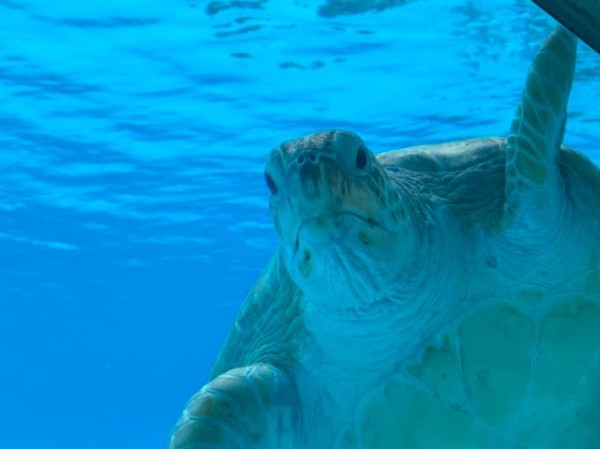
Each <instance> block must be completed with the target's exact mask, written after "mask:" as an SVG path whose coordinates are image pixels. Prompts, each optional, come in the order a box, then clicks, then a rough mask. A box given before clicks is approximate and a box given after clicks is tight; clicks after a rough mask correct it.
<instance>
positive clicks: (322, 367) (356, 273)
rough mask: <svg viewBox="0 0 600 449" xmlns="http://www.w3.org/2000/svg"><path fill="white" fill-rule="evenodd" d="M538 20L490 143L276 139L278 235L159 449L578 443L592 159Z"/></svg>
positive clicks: (597, 250)
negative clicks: (575, 127)
mask: <svg viewBox="0 0 600 449" xmlns="http://www.w3.org/2000/svg"><path fill="white" fill-rule="evenodd" d="M575 53H576V39H575V38H574V37H573V36H572V35H571V34H570V33H569V32H568V31H566V30H565V29H562V28H559V29H557V30H556V31H555V32H554V33H553V34H552V35H551V36H550V37H549V38H548V40H547V41H546V42H545V43H544V45H543V47H542V48H541V50H540V51H539V53H538V54H537V56H536V57H535V60H534V62H533V66H532V68H531V70H530V73H529V76H528V79H527V83H526V87H525V90H524V93H523V97H522V100H521V104H520V106H519V107H518V110H517V114H516V117H515V119H514V121H513V123H512V127H511V129H510V134H509V136H508V138H507V139H503V138H486V139H474V140H467V141H461V142H453V143H445V144H441V145H428V146H421V147H416V148H412V149H407V150H401V151H392V152H388V153H383V154H379V155H377V156H375V155H373V154H372V153H371V152H369V150H368V149H367V148H366V147H365V145H364V144H363V141H362V140H361V139H360V138H359V137H358V136H357V135H356V134H353V133H351V132H348V131H341V130H334V131H326V132H318V133H315V134H311V135H308V136H306V137H303V138H300V139H296V140H293V141H290V142H287V143H284V144H282V145H281V146H279V147H278V148H276V149H275V150H274V151H273V152H272V153H271V155H270V157H269V160H268V163H267V166H266V172H265V177H266V181H267V185H268V187H269V189H270V191H271V195H270V203H269V204H270V210H271V212H272V215H273V218H274V222H275V228H276V229H277V234H278V236H279V247H278V249H277V250H276V251H275V253H274V255H273V256H272V259H271V260H270V262H269V263H268V266H267V267H266V269H265V271H264V272H263V274H262V275H261V277H260V278H259V280H258V282H257V284H256V286H255V287H254V288H253V290H252V291H251V292H250V294H249V296H248V298H247V299H246V301H245V303H244V304H243V306H242V309H241V311H240V312H239V315H238V317H237V320H236V322H235V325H234V326H233V329H232V330H231V332H230V334H229V337H228V340H227V342H226V344H225V346H224V348H223V350H222V352H221V354H220V356H219V358H218V361H217V363H216V365H215V367H214V372H213V377H212V380H211V381H210V382H209V383H208V384H207V385H206V386H204V387H203V388H202V389H201V390H200V391H199V392H198V393H196V394H195V395H194V396H193V397H192V398H191V399H190V400H189V402H188V403H187V405H186V407H185V410H184V411H183V414H182V416H181V418H180V419H179V421H178V423H177V424H176V426H175V429H174V430H173V433H172V434H171V439H170V444H169V448H170V449H200V448H227V449H233V448H238V449H242V448H243V449H257V448H260V449H266V448H277V449H290V448H294V449H298V448H302V449H499V448H503V449H509V448H510V449H517V448H520V449H524V448H527V449H550V448H553V449H565V448H568V449H597V448H599V447H600V171H599V170H598V168H597V167H595V166H594V164H593V163H592V162H590V161H589V160H587V159H586V158H585V157H584V156H582V155H580V154H578V153H576V152H574V151H572V150H569V149H567V148H564V147H561V142H562V138H563V132H564V128H565V121H566V106H567V101H568V97H569V91H570V88H571V84H572V81H573V73H574V67H575Z"/></svg>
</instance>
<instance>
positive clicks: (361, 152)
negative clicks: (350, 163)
mask: <svg viewBox="0 0 600 449" xmlns="http://www.w3.org/2000/svg"><path fill="white" fill-rule="evenodd" d="M366 166H367V151H366V150H365V149H364V147H360V148H359V149H358V151H357V152H356V168H358V169H359V170H362V169H363V168H365V167H366Z"/></svg>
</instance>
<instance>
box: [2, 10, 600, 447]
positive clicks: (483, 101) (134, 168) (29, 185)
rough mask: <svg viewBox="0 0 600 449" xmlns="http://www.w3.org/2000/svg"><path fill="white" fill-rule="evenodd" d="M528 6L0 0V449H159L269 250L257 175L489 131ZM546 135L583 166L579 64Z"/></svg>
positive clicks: (516, 87) (599, 159)
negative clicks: (314, 135) (309, 146)
mask: <svg viewBox="0 0 600 449" xmlns="http://www.w3.org/2000/svg"><path fill="white" fill-rule="evenodd" d="M553 26H554V23H553V20H552V19H550V18H549V17H548V16H547V15H546V14H545V13H544V12H543V11H541V10H540V9H539V8H538V7H536V6H535V5H534V4H533V3H532V2H530V1H529V0H527V1H526V0H495V1H491V0H473V1H468V0H455V1H454V0H443V1H442V0H414V1H410V0H321V1H313V0H306V1H300V0H299V1H282V0H213V1H201V0H197V1H194V0H186V1H184V0H145V1H142V0H102V1H101V0H87V1H85V2H83V1H82V2H75V1H67V0H63V1H59V0H52V1H50V0H29V1H27V0H0V448H11V449H15V448H18V449H31V448H44V449H55V448H56V449H58V448H60V449H69V448H77V449H106V448H110V449H121V448H123V449H124V448H128V449H135V448H144V449H152V448H163V447H165V445H166V443H167V437H168V434H169V431H170V429H171V427H172V425H173V424H174V422H175V420H176V419H177V417H178V415H179V413H180V410H181V408H182V406H183V404H184V403H185V401H186V399H187V398H188V397H189V396H190V395H191V394H192V393H194V392H195V391H196V390H197V389H198V388H199V387H200V386H201V385H202V384H204V383H205V382H206V381H207V380H208V375H209V371H210V368H211V365H212V363H213V361H214V359H215V357H216V355H217V353H218V350H219V348H220V345H221V344H222V342H223V339H224V338H225V335H226V333H227V330H228V328H229V326H230V325H231V323H232V321H233V319H234V317H235V314H236V311H237V309H238V307H239V305H240V303H241V301H242V300H243V299H244V296H245V294H246V293H247V292H248V290H249V288H250V287H251V285H252V284H253V282H254V281H255V280H256V278H257V276H258V275H259V273H260V271H261V269H262V267H263V266H264V265H265V263H266V261H267V259H268V258H269V256H270V254H271V253H272V251H273V249H274V248H275V245H276V236H275V233H274V230H273V227H272V225H271V218H270V216H269V213H268V209H267V197H268V192H267V189H266V187H265V186H264V181H263V175H262V172H263V167H264V163H265V160H266V155H267V154H268V152H269V151H270V150H271V149H272V148H273V147H275V146H276V145H278V144H279V143H280V142H282V141H285V140H289V139H293V138H295V137H298V136H300V135H303V134H307V133H310V132H314V131H319V130H324V129H331V128H345V129H349V130H352V131H355V132H357V133H359V134H360V135H361V136H362V137H363V139H364V140H365V142H366V144H367V146H369V148H370V149H371V150H373V151H375V152H381V151H385V150H391V149H396V148H401V147H406V146H410V145H419V144H426V143H437V142H443V141H449V140H455V139H464V138H470V137H482V136H497V135H505V134H506V133H507V131H508V129H509V126H510V122H511V119H512V116H513V114H514V112H515V110H516V107H517V103H518V101H519V97H520V94H521V91H522V89H523V83H524V79H525V76H526V73H527V70H528V67H529V64H530V62H531V60H532V58H533V55H534V54H535V52H536V50H537V49H538V48H539V46H540V44H541V43H542V41H543V40H544V39H545V38H546V36H547V35H548V34H549V32H550V30H551V29H552V28H553ZM579 50H580V52H579V61H578V66H577V73H576V80H575V83H574V87H573V92H572V95H571V100H570V106H569V121H568V124H567V132H566V137H565V141H564V143H565V144H566V145H568V146H570V147H573V148H576V149H578V150H580V151H581V152H583V153H585V154H586V155H587V156H588V157H590V158H591V159H593V160H594V161H595V162H596V163H597V164H600V141H599V139H598V137H599V136H600V106H599V105H600V56H599V55H598V54H596V53H594V52H593V51H592V50H590V49H589V48H588V47H587V46H585V45H584V44H580V46H579Z"/></svg>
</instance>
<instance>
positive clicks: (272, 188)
mask: <svg viewBox="0 0 600 449" xmlns="http://www.w3.org/2000/svg"><path fill="white" fill-rule="evenodd" d="M265 181H266V182H267V187H268V188H269V191H270V192H271V194H272V195H275V194H276V193H277V186H276V185H275V181H273V178H272V177H271V175H270V174H268V173H267V172H265Z"/></svg>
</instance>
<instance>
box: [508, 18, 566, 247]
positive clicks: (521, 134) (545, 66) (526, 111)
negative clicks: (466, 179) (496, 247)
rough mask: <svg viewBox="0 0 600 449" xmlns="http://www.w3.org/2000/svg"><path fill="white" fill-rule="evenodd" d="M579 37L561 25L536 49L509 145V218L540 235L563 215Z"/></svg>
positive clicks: (520, 226)
mask: <svg viewBox="0 0 600 449" xmlns="http://www.w3.org/2000/svg"><path fill="white" fill-rule="evenodd" d="M576 46H577V40H576V38H575V37H574V36H573V35H572V34H571V33H570V32H569V31H567V30H566V29H564V28H562V27H559V28H557V29H556V30H555V31H554V32H553V33H552V35H551V36H550V37H549V38H548V39H547V40H546V42H545V43H544V45H543V46H542V48H541V49H540V51H539V52H538V54H537V55H536V57H535V59H534V61H533V64H532V67H531V69H530V72H529V75H528V77H527V83H526V86H525V91H524V92H523V98H522V100H521V104H520V105H519V108H518V110H517V114H516V117H515V119H514V121H513V123H512V127H511V130H510V135H509V137H508V142H507V148H506V187H505V193H506V203H505V210H504V221H505V224H507V225H510V224H518V226H517V228H518V229H521V230H523V229H527V230H529V231H531V232H532V234H534V235H537V234H538V233H539V232H542V231H544V230H546V231H548V230H551V229H553V228H552V226H548V223H549V220H551V222H556V221H559V220H560V219H561V218H562V217H563V213H564V208H565V201H566V198H565V195H564V182H563V179H562V177H561V174H560V168H559V161H558V159H559V151H560V145H561V143H562V139H563V134H564V130H565V122H566V119H567V102H568V100H569V93H570V91H571V86H572V84H573V76H574V72H575V58H576Z"/></svg>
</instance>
